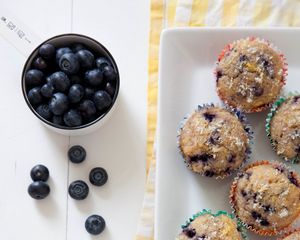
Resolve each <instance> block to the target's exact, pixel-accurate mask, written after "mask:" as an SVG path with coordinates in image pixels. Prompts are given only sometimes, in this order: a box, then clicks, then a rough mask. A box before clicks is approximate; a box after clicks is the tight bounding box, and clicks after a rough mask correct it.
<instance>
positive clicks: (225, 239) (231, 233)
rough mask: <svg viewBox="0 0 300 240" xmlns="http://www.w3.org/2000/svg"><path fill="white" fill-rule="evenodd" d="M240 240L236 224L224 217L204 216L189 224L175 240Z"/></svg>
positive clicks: (240, 236)
mask: <svg viewBox="0 0 300 240" xmlns="http://www.w3.org/2000/svg"><path fill="white" fill-rule="evenodd" d="M192 239H193V240H194V239H195V240H196V239H197V240H232V239H234V240H242V239H243V238H242V235H241V233H240V232H239V230H238V226H237V224H236V222H235V221H234V220H233V219H231V218H230V217H228V216H226V215H223V214H221V215H219V216H213V215H211V214H209V213H208V214H204V215H201V216H199V217H197V218H195V219H194V220H193V221H192V222H191V223H189V224H188V225H187V226H186V227H185V228H183V230H182V232H181V233H180V234H179V236H178V237H177V240H192Z"/></svg>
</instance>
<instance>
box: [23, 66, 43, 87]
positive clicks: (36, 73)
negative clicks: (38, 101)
mask: <svg viewBox="0 0 300 240" xmlns="http://www.w3.org/2000/svg"><path fill="white" fill-rule="evenodd" d="M43 77H44V74H43V72H42V71H40V70H38V69H30V70H28V71H27V72H26V74H25V83H26V86H39V85H41V84H42V83H43Z"/></svg>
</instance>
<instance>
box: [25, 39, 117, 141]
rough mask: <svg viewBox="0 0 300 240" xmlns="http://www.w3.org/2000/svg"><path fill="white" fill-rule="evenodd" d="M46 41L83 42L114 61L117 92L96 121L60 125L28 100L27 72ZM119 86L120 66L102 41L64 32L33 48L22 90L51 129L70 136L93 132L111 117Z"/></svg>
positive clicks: (59, 42) (28, 103)
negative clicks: (47, 118) (42, 114)
mask: <svg viewBox="0 0 300 240" xmlns="http://www.w3.org/2000/svg"><path fill="white" fill-rule="evenodd" d="M45 43H51V44H53V45H54V46H55V47H56V48H58V47H60V46H67V45H71V44H74V43H82V44H84V45H86V46H88V47H89V49H91V50H93V52H95V53H97V54H98V55H99V56H100V55H101V56H105V57H106V58H108V59H109V60H110V62H111V63H112V66H113V67H114V69H115V71H116V73H117V79H116V89H115V94H114V96H113V98H112V101H113V103H112V105H111V106H110V107H109V108H108V109H107V110H106V112H105V113H103V114H102V115H100V116H99V117H98V118H97V119H95V120H94V121H92V122H90V123H88V124H84V125H81V126H78V127H67V126H59V125H56V124H53V123H52V122H50V121H47V120H46V119H44V118H42V117H41V116H40V115H39V114H38V113H37V112H36V111H35V109H34V108H33V107H32V106H31V104H30V102H29V100H28V97H27V93H26V86H25V73H26V72H27V71H28V70H29V69H30V67H31V64H32V61H33V60H34V59H35V57H36V56H37V54H38V49H39V47H40V46H41V45H43V44H45ZM119 87H120V76H119V71H118V67H117V64H116V62H115V60H114V58H113V57H112V55H111V54H110V52H109V51H108V50H107V49H106V48H105V47H104V46H103V45H102V44H101V43H99V42H98V41H96V40H95V39H92V38H90V37H87V36H84V35H80V34H63V35H58V36H55V37H52V38H50V39H48V40H46V41H44V42H43V43H41V44H40V45H39V46H38V47H36V48H35V50H33V52H32V53H31V54H30V56H29V57H28V59H27V61H26V63H25V66H24V68H23V72H22V91H23V96H24V99H25V101H26V103H27V105H28V107H29V109H30V110H31V111H32V112H33V113H34V115H35V116H36V117H37V118H38V119H39V120H40V121H41V122H42V123H43V124H44V125H45V126H46V127H48V128H49V129H51V130H53V131H55V132H57V133H60V134H64V135H69V136H74V135H84V134H88V133H91V132H93V131H95V130H96V129H98V128H99V127H100V126H102V125H103V124H104V123H105V122H106V121H107V120H108V119H109V117H110V116H111V114H112V112H113V110H114V109H115V107H116V103H117V97H118V93H119Z"/></svg>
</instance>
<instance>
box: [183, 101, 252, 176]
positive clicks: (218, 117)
mask: <svg viewBox="0 0 300 240" xmlns="http://www.w3.org/2000/svg"><path fill="white" fill-rule="evenodd" d="M248 130H249V129H248ZM179 148H180V150H181V153H182V155H183V157H184V159H185V161H186V162H187V165H188V167H189V168H190V169H191V170H192V171H194V172H197V173H200V174H204V175H205V176H209V177H212V176H216V177H217V176H226V175H228V174H229V173H230V172H232V171H233V170H236V169H238V168H239V167H240V166H241V164H242V163H243V162H244V161H245V159H246V158H247V155H248V151H249V136H248V134H247V132H246V130H245V128H244V125H243V123H242V122H241V121H240V120H239V118H238V117H237V116H236V115H235V114H234V113H232V112H230V111H229V110H227V109H224V108H220V107H215V106H209V107H205V108H201V109H199V110H198V111H196V112H194V113H193V114H192V115H191V116H190V117H189V118H188V119H187V121H186V123H185V124H184V126H183V127H182V129H181V130H180V133H179Z"/></svg>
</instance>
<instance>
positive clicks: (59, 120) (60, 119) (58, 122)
mask: <svg viewBox="0 0 300 240" xmlns="http://www.w3.org/2000/svg"><path fill="white" fill-rule="evenodd" d="M51 122H52V123H54V124H56V125H59V126H63V125H64V120H63V117H62V116H61V115H59V116H57V115H53V117H52V120H51Z"/></svg>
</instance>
